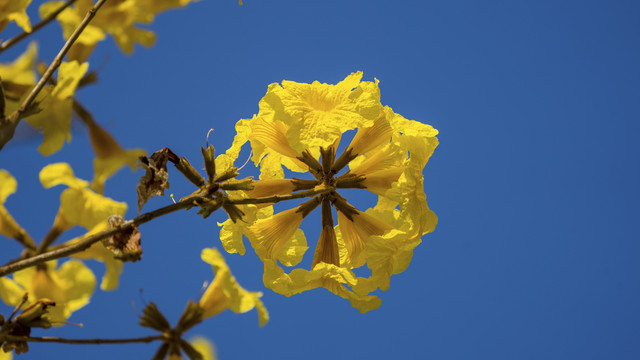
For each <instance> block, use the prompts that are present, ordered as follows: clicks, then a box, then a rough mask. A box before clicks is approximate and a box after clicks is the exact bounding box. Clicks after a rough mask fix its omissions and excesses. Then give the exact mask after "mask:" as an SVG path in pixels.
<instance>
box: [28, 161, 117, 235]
mask: <svg viewBox="0 0 640 360" xmlns="http://www.w3.org/2000/svg"><path fill="white" fill-rule="evenodd" d="M40 182H41V183H42V186H44V187H45V188H50V187H53V186H56V185H59V184H64V185H67V186H68V187H69V188H68V189H65V190H64V191H63V192H62V194H61V195H60V209H59V210H58V213H59V215H60V216H61V217H63V218H64V220H65V222H66V223H68V227H71V226H73V225H78V226H82V227H84V228H86V229H87V230H91V229H92V228H93V227H94V226H96V225H98V224H100V223H106V221H107V218H108V217H109V216H111V215H120V216H124V213H125V212H126V210H127V204H126V203H122V202H117V201H114V200H112V199H110V198H107V197H104V196H102V195H100V194H97V193H95V192H93V191H92V190H91V189H90V188H89V183H88V182H86V181H84V180H82V179H78V178H76V177H75V175H74V174H73V170H72V169H71V166H69V164H66V163H55V164H49V165H47V166H45V167H44V168H43V169H42V170H41V171H40Z"/></svg>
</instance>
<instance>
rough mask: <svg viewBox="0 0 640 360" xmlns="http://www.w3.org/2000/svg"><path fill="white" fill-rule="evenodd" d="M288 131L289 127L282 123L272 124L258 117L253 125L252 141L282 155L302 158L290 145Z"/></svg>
mask: <svg viewBox="0 0 640 360" xmlns="http://www.w3.org/2000/svg"><path fill="white" fill-rule="evenodd" d="M287 131H288V126H287V125H285V124H284V123H283V122H282V121H275V122H272V123H270V122H267V121H265V120H264V119H262V118H261V117H258V118H257V119H256V121H255V122H254V124H253V131H252V132H251V137H250V139H253V140H257V141H260V142H261V143H263V144H264V145H266V146H267V147H269V148H271V149H273V150H275V151H277V152H278V153H280V154H282V155H285V156H288V157H292V158H296V157H298V156H300V153H299V152H298V151H296V150H294V149H293V148H292V147H291V145H290V144H289V141H288V140H287V136H286V134H287Z"/></svg>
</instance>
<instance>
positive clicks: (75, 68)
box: [25, 61, 89, 156]
mask: <svg viewBox="0 0 640 360" xmlns="http://www.w3.org/2000/svg"><path fill="white" fill-rule="evenodd" d="M88 68H89V63H84V64H79V63H78V62H77V61H72V62H65V63H62V64H61V65H60V68H59V69H58V83H57V84H56V86H55V87H54V88H53V90H52V91H51V94H50V95H49V96H47V97H46V98H45V99H44V100H43V101H42V103H41V104H40V108H42V109H43V110H42V111H41V112H39V113H37V114H35V115H32V116H29V117H27V118H26V119H25V121H26V122H28V123H29V124H30V125H31V126H33V127H34V128H36V129H38V130H42V131H43V132H44V140H43V141H42V145H40V147H38V150H39V151H40V152H41V153H42V154H43V155H47V156H48V155H51V154H53V153H55V152H56V151H58V150H60V148H61V147H62V145H63V144H64V141H65V140H66V141H67V142H69V141H71V107H72V105H73V96H74V93H75V90H76V87H77V86H78V82H79V81H80V79H82V77H83V76H84V74H85V73H86V72H87V69H88Z"/></svg>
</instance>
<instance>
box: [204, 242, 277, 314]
mask: <svg viewBox="0 0 640 360" xmlns="http://www.w3.org/2000/svg"><path fill="white" fill-rule="evenodd" d="M201 257H202V260H203V261H204V262H206V263H207V264H210V265H211V267H212V268H213V271H214V272H215V278H214V279H213V282H211V284H210V285H209V287H208V288H207V290H206V291H205V292H204V294H203V295H202V298H200V302H199V303H200V306H201V307H202V308H203V309H204V315H203V317H204V318H208V317H211V316H214V315H217V314H219V313H221V312H222V311H224V310H226V309H230V310H231V311H233V312H235V313H245V312H247V311H249V310H252V309H253V308H256V310H257V311H258V319H259V321H260V326H264V325H265V324H266V323H267V321H269V314H268V313H267V309H266V308H265V307H264V304H263V303H262V301H260V297H261V296H262V293H261V292H249V291H246V290H245V289H243V288H242V287H241V286H240V285H239V284H238V282H237V281H236V279H235V278H234V277H233V275H231V271H230V270H229V267H228V266H227V263H226V262H225V261H224V258H223V257H222V255H221V254H220V252H218V250H217V249H215V248H211V249H204V250H203V251H202V255H201Z"/></svg>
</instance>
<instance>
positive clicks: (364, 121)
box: [259, 72, 382, 150]
mask: <svg viewBox="0 0 640 360" xmlns="http://www.w3.org/2000/svg"><path fill="white" fill-rule="evenodd" d="M361 78H362V72H357V73H353V74H351V75H349V76H347V77H346V78H345V79H344V80H343V81H341V82H339V83H338V84H336V85H329V84H322V83H320V82H318V81H314V82H313V83H312V84H304V83H297V82H294V81H287V80H284V81H282V87H280V86H277V85H276V86H270V87H269V90H268V92H267V95H265V97H264V98H263V101H261V102H260V113H259V115H261V114H264V115H265V116H266V117H268V118H272V119H273V120H274V121H275V120H280V121H283V122H285V124H287V125H288V126H289V128H290V129H289V131H288V132H287V138H288V139H289V143H290V144H291V146H292V147H293V148H294V149H300V150H301V149H306V148H318V147H320V146H323V147H328V146H329V145H331V144H332V143H333V142H334V141H335V140H336V139H337V138H338V137H339V136H340V135H341V134H342V133H343V132H345V131H347V130H351V129H355V128H357V127H367V126H372V125H373V122H374V119H376V118H377V117H379V116H380V113H381V110H382V106H381V105H380V102H379V99H376V98H375V95H374V94H372V93H371V92H370V91H367V90H365V89H363V88H361V87H359V84H360V79H361ZM283 113H284V114H283Z"/></svg>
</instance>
